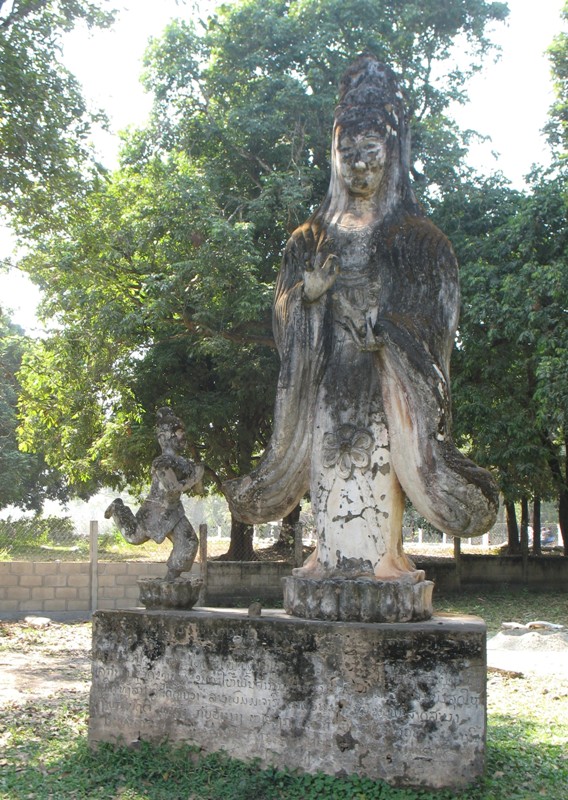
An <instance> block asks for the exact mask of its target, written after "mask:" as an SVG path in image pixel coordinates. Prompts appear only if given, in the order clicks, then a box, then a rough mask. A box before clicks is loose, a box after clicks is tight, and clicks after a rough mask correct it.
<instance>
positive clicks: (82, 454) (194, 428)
mask: <svg viewBox="0 0 568 800" xmlns="http://www.w3.org/2000/svg"><path fill="white" fill-rule="evenodd" d="M505 14H506V7H505V5H504V4H502V3H487V2H483V1H482V0H446V2H444V3H443V4H440V3H439V2H438V0H436V1H434V0H426V2H423V3H421V4H420V5H417V4H410V3H407V2H402V1H401V0H389V2H386V1H384V2H376V0H374V2H368V0H349V2H347V3H345V2H341V3H340V2H338V0H328V2H326V3H321V2H319V0H302V2H298V0H291V2H282V1H281V0H268V2H266V0H263V1H262V2H260V0H248V1H247V2H240V3H237V4H235V5H233V6H224V7H222V8H221V9H220V10H219V11H218V12H217V13H216V14H215V15H213V16H212V17H211V18H210V19H209V20H208V21H207V23H206V24H205V26H204V30H203V31H202V32H201V33H200V34H199V35H198V33H197V32H196V29H195V28H193V27H192V26H191V25H189V24H187V23H183V22H175V23H172V24H171V25H170V26H169V27H168V28H167V29H166V31H165V33H164V35H163V37H162V38H161V39H158V40H156V41H155V42H153V44H152V45H151V47H150V49H149V51H148V56H147V59H146V75H145V81H146V85H147V87H148V88H149V89H150V90H151V91H152V92H153V93H154V97H155V107H154V113H153V117H152V120H151V123H150V125H149V126H148V128H147V129H146V130H142V131H137V132H134V133H132V134H130V135H129V136H128V137H127V138H126V140H125V144H124V149H123V156H122V167H121V169H120V170H119V171H117V172H116V174H114V175H112V176H109V179H108V181H107V182H106V183H105V184H101V185H100V186H98V187H95V188H94V189H93V191H91V192H90V193H89V194H88V195H87V196H85V197H83V198H79V199H78V200H77V201H75V202H74V203H73V204H72V206H70V207H69V208H68V209H66V216H65V223H66V224H65V232H64V235H59V234H56V235H53V234H50V233H49V232H43V233H41V234H38V236H37V238H36V242H35V245H34V247H33V248H32V251H31V253H30V255H29V256H28V257H27V258H26V260H25V262H24V268H25V269H26V270H27V271H28V272H29V274H30V275H31V276H32V277H33V279H34V280H35V281H36V282H37V283H38V284H39V285H40V286H41V287H42V289H43V290H44V293H45V297H46V300H45V303H44V314H45V316H46V318H51V319H53V320H55V321H56V322H57V330H56V331H54V334H53V336H52V337H50V338H48V339H47V340H45V341H43V342H39V343H38V344H37V345H36V348H35V350H34V351H33V352H32V353H30V354H29V356H28V357H27V359H26V362H25V364H24V369H23V373H22V382H23V386H24V392H23V396H22V403H21V409H22V415H23V423H22V436H23V439H24V442H25V444H26V446H28V447H29V448H31V449H34V448H38V447H40V446H43V447H45V448H46V452H47V454H48V458H49V459H50V463H52V464H54V465H55V464H57V465H58V466H60V467H61V468H62V469H63V470H64V473H65V474H66V476H67V477H68V479H69V480H70V482H71V483H72V484H74V485H78V486H91V485H96V484H98V483H101V482H106V483H109V482H111V483H112V482H114V483H115V484H120V483H121V482H128V483H132V482H134V481H136V480H137V479H139V477H140V473H141V470H145V469H146V466H145V465H146V464H148V463H149V458H150V457H151V450H152V448H153V446H154V445H153V434H152V426H153V414H154V410H155V408H156V407H157V406H158V405H163V404H164V403H168V402H171V403H172V405H174V407H175V408H176V411H177V413H178V414H179V415H180V416H181V417H182V418H183V419H184V420H185V422H186V424H187V426H188V433H189V438H190V439H191V441H192V445H193V448H194V452H195V453H203V459H204V460H205V461H206V462H207V463H208V465H209V466H210V467H211V472H210V475H211V477H214V479H217V478H218V476H219V475H221V476H222V477H227V476H230V475H236V474H243V472H246V471H248V470H249V469H250V467H251V465H252V464H253V463H254V459H255V458H256V457H257V456H258V454H259V453H260V452H262V450H263V448H264V445H265V443H266V439H267V435H268V431H269V427H270V414H271V410H272V406H273V391H274V386H275V383H276V371H277V359H276V355H275V352H274V349H273V342H272V338H271V331H270V315H271V299H272V287H273V285H274V280H275V276H276V272H277V269H278V263H279V258H280V253H281V251H282V248H283V245H284V243H285V240H286V238H287V236H288V235H289V233H290V231H291V230H292V229H293V228H294V227H295V226H296V225H298V224H299V223H300V222H302V221H303V220H304V219H305V218H306V216H307V215H308V214H309V212H310V210H312V209H313V208H314V206H315V204H316V203H317V202H319V201H320V200H321V199H322V197H323V195H324V192H325V189H326V186H327V182H328V176H329V166H328V162H327V153H328V148H329V138H330V131H331V122H332V118H333V108H334V104H335V101H336V92H337V84H338V81H339V78H340V76H341V74H342V72H343V70H344V68H345V67H346V65H347V64H348V63H349V62H350V61H351V60H352V59H353V57H354V56H356V55H357V54H358V53H359V52H360V51H362V50H370V51H371V52H374V53H376V54H377V55H379V56H380V57H382V58H384V59H385V60H388V61H389V62H391V63H393V65H394V66H395V68H397V69H398V71H399V72H400V73H401V74H402V75H403V77H404V80H405V84H406V86H407V91H408V94H409V100H410V108H411V112H412V113H413V115H414V129H415V136H416V158H417V159H418V158H420V159H421V160H422V162H423V163H424V164H425V165H426V167H427V170H426V171H427V175H428V180H429V181H431V182H434V183H436V185H437V186H438V187H449V186H452V185H455V184H456V183H457V182H458V176H459V172H460V169H459V159H460V156H461V155H462V154H463V152H464V143H463V140H462V139H460V137H459V136H457V132H456V130H455V128H454V127H453V126H452V125H451V123H450V122H449V121H448V120H447V119H446V117H445V111H446V109H447V106H448V103H449V102H450V100H452V99H455V98H460V97H463V93H464V87H465V83H466V79H467V76H468V74H470V72H471V71H472V70H474V69H475V68H477V66H479V64H480V61H481V58H482V57H483V56H484V55H486V54H487V52H488V50H489V49H490V45H489V42H488V41H487V39H486V37H485V35H484V30H485V27H486V25H487V24H488V23H489V22H492V21H494V20H500V19H503V18H504V17H505ZM457 39H459V40H460V44H461V45H462V46H463V48H464V49H465V48H467V47H469V48H470V50H471V61H470V67H469V68H468V69H465V70H464V71H463V72H456V71H455V64H454V62H453V60H452V58H451V52H452V47H453V46H454V44H455V43H456V40H457ZM434 72H436V73H437V74H438V75H439V78H438V79H437V80H436V81H435V80H434V78H433V75H434ZM442 140H443V141H445V143H446V145H447V148H446V151H445V152H444V153H440V152H436V148H437V147H439V144H440V142H441V141H442ZM448 152H450V154H451V155H450V157H448ZM449 163H452V169H450V168H449V167H448V164H449ZM416 172H417V174H418V169H416ZM267 345H268V346H267ZM125 433H126V434H127V435H126V436H125ZM241 534H242V532H241Z"/></svg>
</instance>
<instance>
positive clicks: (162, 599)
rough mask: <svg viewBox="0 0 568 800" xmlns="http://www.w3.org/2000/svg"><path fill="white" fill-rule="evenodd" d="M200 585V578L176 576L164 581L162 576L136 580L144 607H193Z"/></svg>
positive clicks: (201, 584) (201, 582)
mask: <svg viewBox="0 0 568 800" xmlns="http://www.w3.org/2000/svg"><path fill="white" fill-rule="evenodd" d="M202 586H203V581H202V580H201V578H176V579H175V580H174V581H166V580H165V579H164V578H140V579H139V580H138V589H139V590H140V602H141V603H142V605H143V606H145V607H146V608H161V609H168V608H183V609H190V608H193V606H194V605H195V604H196V603H197V598H198V597H199V592H200V590H201V587H202Z"/></svg>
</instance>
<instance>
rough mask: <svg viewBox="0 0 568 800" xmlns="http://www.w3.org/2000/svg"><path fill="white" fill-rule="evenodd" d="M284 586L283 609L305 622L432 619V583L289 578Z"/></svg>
mask: <svg viewBox="0 0 568 800" xmlns="http://www.w3.org/2000/svg"><path fill="white" fill-rule="evenodd" d="M282 585H283V587H284V609H285V610H286V611H287V612H288V614H292V615H293V616H295V617H302V618H303V619H327V620H342V621H345V622H357V621H359V622H418V621H421V620H426V619H429V618H430V617H431V616H432V591H433V589H434V584H433V583H432V581H420V582H419V583H410V582H407V583H404V582H403V581H379V580H375V579H374V578H357V579H355V580H349V579H347V578H343V579H340V578H336V579H333V578H331V579H328V580H325V579H322V580H314V579H313V578H299V577H290V578H284V579H283V581H282Z"/></svg>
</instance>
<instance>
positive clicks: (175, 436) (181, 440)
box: [157, 425, 186, 453]
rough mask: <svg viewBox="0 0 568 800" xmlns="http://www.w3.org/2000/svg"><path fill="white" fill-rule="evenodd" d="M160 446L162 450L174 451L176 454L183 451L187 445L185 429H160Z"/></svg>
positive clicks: (165, 427) (166, 426)
mask: <svg viewBox="0 0 568 800" xmlns="http://www.w3.org/2000/svg"><path fill="white" fill-rule="evenodd" d="M157 434H158V444H159V445H160V447H161V448H162V450H164V449H167V450H174V451H175V452H176V453H177V452H179V451H180V450H183V449H184V447H185V445H186V439H185V431H184V430H183V428H175V429H174V428H172V426H171V425H161V426H159V427H158V431H157Z"/></svg>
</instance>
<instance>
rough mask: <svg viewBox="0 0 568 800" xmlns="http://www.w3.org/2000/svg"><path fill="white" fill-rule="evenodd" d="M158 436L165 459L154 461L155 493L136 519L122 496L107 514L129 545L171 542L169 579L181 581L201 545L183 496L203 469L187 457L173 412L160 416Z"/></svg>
mask: <svg viewBox="0 0 568 800" xmlns="http://www.w3.org/2000/svg"><path fill="white" fill-rule="evenodd" d="M156 432H157V437H158V443H159V445H160V448H161V450H162V455H161V456H158V458H155V459H154V460H153V462H152V481H151V483H150V493H149V495H148V497H147V498H146V499H145V500H144V502H143V503H142V505H141V506H140V508H139V509H138V511H137V512H136V514H134V513H133V512H132V510H131V509H130V508H129V507H128V506H125V505H124V502H123V501H122V500H121V499H120V497H117V498H116V499H115V500H113V501H112V503H111V504H110V505H109V507H108V508H107V510H106V511H105V517H106V519H111V518H112V521H113V522H114V524H115V525H116V527H117V528H118V530H119V531H120V532H121V533H122V535H123V536H124V538H125V539H126V541H127V542H130V544H144V542H147V541H149V540H150V539H152V540H153V541H154V542H157V544H161V543H162V542H163V541H164V539H169V540H170V542H171V543H172V545H173V546H172V552H171V553H170V557H169V558H168V561H167V567H168V571H167V574H166V580H168V581H173V580H175V578H179V576H180V575H181V574H182V572H189V571H190V569H191V567H192V564H193V562H194V561H195V556H196V555H197V548H198V547H199V541H198V539H197V534H196V533H195V531H194V529H193V526H192V525H191V523H190V521H189V520H188V519H187V517H186V516H185V510H184V507H183V504H182V502H181V495H182V493H183V492H189V491H190V489H193V487H194V486H196V485H199V484H200V482H201V479H202V478H203V472H204V467H203V465H202V464H195V463H194V462H193V461H190V460H189V459H187V458H185V457H184V456H183V455H182V453H183V451H184V449H185V447H186V438H185V428H184V425H183V422H182V421H181V420H180V418H179V417H176V415H175V414H174V413H173V412H172V410H171V408H168V407H165V408H160V409H159V410H158V413H157V422H156Z"/></svg>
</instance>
